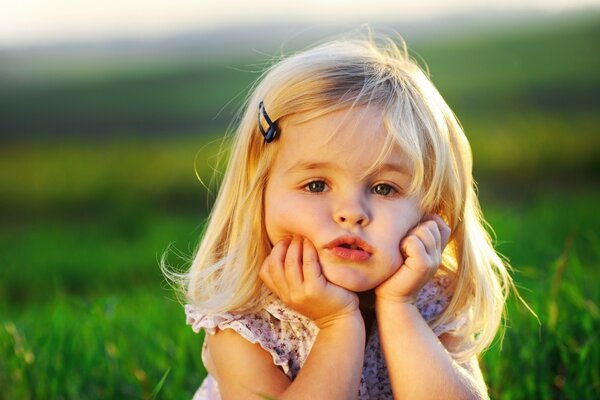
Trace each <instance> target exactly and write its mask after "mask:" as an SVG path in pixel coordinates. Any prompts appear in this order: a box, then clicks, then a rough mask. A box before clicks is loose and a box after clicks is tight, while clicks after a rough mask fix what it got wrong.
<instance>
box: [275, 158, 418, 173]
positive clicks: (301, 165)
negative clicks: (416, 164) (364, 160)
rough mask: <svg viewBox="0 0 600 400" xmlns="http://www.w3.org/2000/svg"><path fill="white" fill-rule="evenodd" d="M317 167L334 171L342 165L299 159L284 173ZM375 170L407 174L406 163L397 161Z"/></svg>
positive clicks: (317, 168)
mask: <svg viewBox="0 0 600 400" xmlns="http://www.w3.org/2000/svg"><path fill="white" fill-rule="evenodd" d="M319 169H328V170H334V171H340V170H342V169H343V167H342V166H340V165H338V164H334V163H331V162H327V161H325V162H311V161H301V162H298V163H296V164H294V165H292V166H291V167H290V168H288V169H287V170H286V173H290V172H296V171H311V170H319ZM374 171H377V172H399V173H401V174H409V168H408V166H406V164H397V163H385V164H383V165H381V166H379V168H377V169H375V170H374Z"/></svg>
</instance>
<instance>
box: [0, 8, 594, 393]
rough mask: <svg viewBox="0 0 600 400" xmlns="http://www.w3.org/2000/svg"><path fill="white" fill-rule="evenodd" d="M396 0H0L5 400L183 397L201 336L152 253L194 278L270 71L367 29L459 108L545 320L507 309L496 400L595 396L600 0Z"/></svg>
mask: <svg viewBox="0 0 600 400" xmlns="http://www.w3.org/2000/svg"><path fill="white" fill-rule="evenodd" d="M396 3H397V4H395V5H393V4H391V2H384V1H369V2H366V1H330V2H318V1H315V0H312V1H304V2H297V3H289V2H276V1H263V0H257V1H253V2H239V1H238V2H234V1H231V0H222V1H219V2H213V1H202V2H197V1H191V0H172V1H169V2H167V1H155V2H142V1H137V0H121V1H119V2H116V1H105V2H89V1H73V0H55V1H53V2H44V1H39V0H22V1H19V2H14V1H2V2H1V3H0V10H1V11H0V399H27V398H32V399H33V398H42V399H50V398H52V399H67V398H68V399H71V398H75V399H76V398H165V399H171V398H173V399H175V398H177V399H179V398H189V397H191V395H192V393H193V392H194V390H195V389H196V388H197V387H198V385H199V384H200V382H201V380H202V377H203V376H204V374H205V371H204V368H203V366H202V363H201V361H200V347H201V342H202V338H201V336H199V335H196V334H194V333H193V332H192V331H191V329H190V328H189V327H188V326H186V325H185V318H184V314H183V309H182V307H181V305H180V304H179V303H178V302H177V299H176V297H175V295H174V293H173V291H172V290H171V289H170V288H169V287H168V285H167V284H166V283H165V281H164V279H163V277H162V275H161V273H160V270H159V259H160V257H161V255H162V254H163V253H164V252H165V251H166V250H167V248H168V247H169V246H171V251H170V252H169V253H168V256H167V261H168V262H169V263H170V264H171V265H173V266H174V267H178V268H186V267H187V265H188V262H189V257H190V256H191V255H192V253H193V250H194V248H195V246H196V244H197V242H198V239H199V237H200V234H201V231H202V227H203V223H204V220H205V217H206V215H207V212H208V210H209V209H210V205H211V202H212V199H213V198H214V194H215V189H216V188H217V183H218V179H217V180H216V181H215V180H212V178H211V177H212V176H213V174H214V171H215V169H216V168H217V165H218V164H217V159H218V157H217V156H218V153H219V149H220V138H221V137H222V136H223V134H224V133H225V132H226V131H227V130H228V129H229V128H230V127H234V126H235V113H236V111H237V110H238V109H239V107H240V106H241V104H242V102H243V101H244V99H245V96H246V94H247V92H248V89H249V87H250V85H251V84H252V83H253V82H254V81H255V80H256V79H257V78H258V76H259V75H260V73H261V72H262V71H263V70H264V68H265V67H267V66H268V65H270V63H271V61H272V60H273V58H274V57H278V56H280V55H281V54H289V53H291V52H293V51H295V50H298V49H301V48H304V47H306V46H307V45H308V44H310V43H313V42H315V41H317V40H321V39H323V38H326V37H329V36H331V35H335V34H338V33H341V32H348V31H351V30H353V29H356V28H359V27H360V26H361V24H364V23H368V24H369V25H370V26H371V27H373V28H375V29H376V30H379V31H385V32H391V31H396V32H398V33H399V34H401V35H402V36H403V37H404V38H405V39H406V40H407V42H408V45H409V47H410V49H411V51H412V54H413V56H414V57H415V58H417V59H418V60H419V62H420V63H421V65H422V66H423V67H424V68H428V70H429V73H430V75H431V79H432V80H433V82H434V83H435V84H436V86H437V87H438V88H439V90H440V91H441V93H442V95H443V96H444V97H445V98H446V100H447V101H448V103H449V104H450V106H451V107H452V108H453V110H454V111H455V113H456V114H457V115H458V117H459V119H460V121H461V122H462V124H463V126H464V128H465V131H466V133H467V136H468V137H469V139H470V141H471V144H472V148H473V153H474V159H475V171H474V172H475V176H476V178H477V181H478V183H479V192H480V196H481V202H482V206H483V209H484V213H485V216H486V218H487V219H488V221H489V222H490V224H491V226H492V227H493V229H494V232H495V235H496V238H497V248H498V251H499V252H501V253H502V254H504V255H505V256H506V257H507V258H508V259H509V260H510V262H511V264H512V265H513V267H514V275H513V276H514V279H515V282H516V283H517V286H518V287H519V290H520V294H521V295H522V296H523V298H524V299H525V301H526V302H527V303H528V304H529V305H530V306H531V308H532V309H533V310H534V311H535V313H537V315H538V316H539V320H538V319H536V317H535V316H534V315H533V314H532V313H530V312H529V311H528V310H527V309H526V307H525V306H524V305H523V304H521V303H520V302H519V301H518V300H517V299H516V296H513V297H512V298H511V299H510V301H509V319H508V320H507V321H506V326H507V328H506V331H505V335H504V340H503V342H500V340H498V341H496V343H495V344H494V345H493V346H492V347H491V349H490V350H488V351H487V352H486V353H485V354H484V355H483V357H482V360H481V363H482V369H483V372H484V375H485V377H486V380H487V383H488V384H489V387H490V393H491V395H492V398H502V399H521V398H522V399H532V398H535V399H571V398H578V399H580V398H594V397H596V398H597V397H598V395H599V393H600V376H599V375H600V371H599V369H598V365H600V350H599V347H598V344H597V339H598V332H599V331H600V323H599V322H600V313H599V310H598V306H599V291H598V287H599V279H598V277H599V274H600V272H599V271H600V213H598V211H597V209H598V206H599V204H600V185H599V180H598V178H599V173H600V100H599V99H600V96H598V93H599V92H600V1H567V0H551V1H550V0H547V1H543V2H542V1H530V2H527V4H526V5H525V4H524V2H520V1H512V0H511V1H501V0H495V1H486V2H483V1H475V0H456V1H441V0H437V1H433V0H431V1H422V2H413V3H414V4H403V3H404V2H396ZM199 178H200V179H201V180H202V181H203V182H204V183H206V184H207V185H206V186H205V185H203V184H202V183H201V182H200V180H199ZM211 181H212V182H214V183H213V184H212V185H210V184H208V183H209V182H211ZM207 187H208V188H210V190H209V189H207Z"/></svg>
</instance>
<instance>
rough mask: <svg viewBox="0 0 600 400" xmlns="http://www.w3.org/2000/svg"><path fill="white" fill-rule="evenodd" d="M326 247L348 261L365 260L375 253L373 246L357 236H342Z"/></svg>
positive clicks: (336, 255)
mask: <svg viewBox="0 0 600 400" xmlns="http://www.w3.org/2000/svg"><path fill="white" fill-rule="evenodd" d="M325 248H326V249H327V250H329V252H331V254H333V255H334V256H335V257H337V258H340V259H342V260H346V261H365V260H367V259H368V258H369V257H371V254H372V253H373V248H372V247H371V246H370V245H369V244H368V243H367V242H365V241H364V240H362V239H360V238H359V237H357V236H342V237H339V238H337V239H335V240H333V241H331V242H329V243H328V244H326V245H325Z"/></svg>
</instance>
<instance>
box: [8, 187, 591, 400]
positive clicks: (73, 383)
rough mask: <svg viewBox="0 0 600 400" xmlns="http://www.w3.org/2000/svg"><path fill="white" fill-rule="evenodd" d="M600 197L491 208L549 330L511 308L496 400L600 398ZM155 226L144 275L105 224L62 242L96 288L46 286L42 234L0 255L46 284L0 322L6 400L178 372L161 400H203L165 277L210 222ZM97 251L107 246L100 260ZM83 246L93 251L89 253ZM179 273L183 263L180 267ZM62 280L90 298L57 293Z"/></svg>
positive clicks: (131, 386) (489, 374)
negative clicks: (595, 210)
mask: <svg viewBox="0 0 600 400" xmlns="http://www.w3.org/2000/svg"><path fill="white" fill-rule="evenodd" d="M599 198H600V194H599V193H598V192H597V191H591V192H584V193H580V194H578V195H574V196H564V195H556V194H546V195H545V196H543V197H540V198H538V199H535V200H534V201H530V202H528V203H527V204H520V205H513V206H502V205H499V204H493V203H492V204H490V205H489V207H486V213H487V215H488V217H489V220H490V221H491V223H492V225H493V226H494V227H495V230H496V233H497V236H498V238H499V240H500V241H499V244H498V247H499V249H500V251H502V252H503V253H504V254H505V255H507V256H508V257H509V258H510V259H511V262H512V264H513V266H514V267H515V269H516V273H515V281H516V282H517V285H518V286H519V287H520V288H521V294H522V295H523V297H524V298H525V299H526V300H527V302H528V303H529V304H530V305H531V307H532V308H533V309H534V310H535V311H536V313H537V314H538V315H539V316H540V320H541V325H538V322H537V321H536V319H535V318H534V317H533V316H532V315H531V314H530V313H528V312H527V311H526V310H525V308H524V307H523V306H522V305H519V303H518V302H516V301H515V299H514V298H513V299H512V300H511V302H510V304H509V308H510V319H509V323H508V328H507V330H506V335H505V338H504V341H503V344H502V348H500V345H499V343H497V344H496V345H495V346H493V347H492V348H491V349H490V350H489V351H488V352H487V353H485V355H484V357H483V361H482V367H483V369H484V374H485V376H486V379H487V382H488V384H489V386H490V390H491V394H492V395H493V398H501V399H529V398H539V399H553V398H590V397H592V395H593V393H597V391H598V389H599V385H600V377H599V376H598V370H597V368H595V367H594V366H595V365H598V361H600V360H599V357H600V352H599V350H598V347H597V346H595V340H596V337H597V335H598V331H599V330H598V329H599V328H600V315H599V312H598V304H600V299H599V298H598V297H599V294H598V290H597V283H598V274H599V273H598V271H600V232H599V230H598V228H597V227H598V226H600V221H599V220H598V219H599V216H597V215H590V214H589V213H588V212H587V210H589V209H590V208H591V207H592V206H593V205H594V204H597V201H598V199H599ZM565 210H567V211H565ZM565 212H567V214H565ZM552 215H554V216H556V217H555V218H549V217H548V216H552ZM145 218H147V220H146V221H132V222H134V223H138V224H142V225H144V226H147V227H152V229H150V230H148V231H147V233H145V234H143V235H141V237H140V239H139V242H140V243H143V244H138V245H132V246H131V249H130V251H131V253H132V254H134V253H135V254H138V256H139V261H138V263H139V265H138V266H136V263H132V262H131V259H128V258H127V257H124V253H123V251H122V247H121V246H122V245H120V244H118V242H119V240H113V239H111V238H112V237H113V236H115V235H118V228H116V227H115V226H114V225H112V224H111V223H110V222H109V221H104V220H102V218H101V216H100V217H99V218H97V219H96V220H95V222H94V224H95V225H96V226H97V232H96V233H95V235H97V236H95V237H93V238H90V239H86V238H85V235H84V233H83V232H85V231H86V230H88V229H86V228H85V227H84V228H83V229H81V228H77V227H76V226H70V227H69V226H68V225H66V226H64V227H63V228H62V230H63V231H62V233H61V235H60V237H59V238H57V239H54V240H56V242H62V243H63V246H64V250H63V251H62V259H63V262H64V263H66V264H71V265H79V266H80V269H82V270H85V271H87V275H80V276H76V277H73V276H71V274H72V273H73V271H72V270H70V269H62V268H60V267H58V266H55V267H54V268H53V269H52V270H51V271H50V272H48V273H47V275H44V272H43V271H44V269H46V268H51V266H50V263H51V262H52V261H49V264H48V265H46V266H45V267H43V266H40V265H38V264H36V261H33V260H35V259H36V258H38V257H39V256H37V255H36V253H38V252H44V249H48V248H51V247H53V244H55V242H53V240H52V239H50V236H47V235H44V234H42V233H41V231H40V228H39V226H38V228H35V229H32V235H30V236H29V237H27V238H25V237H24V236H21V237H17V238H14V239H13V241H12V242H11V243H10V244H7V246H10V247H4V248H3V249H2V252H1V254H3V256H6V255H7V254H10V253H11V251H9V249H10V248H12V249H15V248H18V247H17V246H18V245H19V243H20V242H21V241H25V243H23V244H22V245H23V247H24V248H28V249H30V251H29V252H18V254H19V255H20V256H19V260H20V262H19V264H18V266H19V268H20V270H21V271H22V272H23V274H31V275H26V276H30V277H34V276H35V272H36V271H37V272H38V273H40V274H42V277H41V278H40V279H37V280H36V279H31V281H30V282H29V287H30V288H31V293H28V294H27V295H26V296H24V297H22V298H19V300H18V301H16V300H15V299H14V298H12V297H11V296H10V295H9V298H8V299H6V298H5V300H8V304H12V305H13V306H12V307H9V308H6V305H7V303H6V302H5V303H4V307H3V308H4V309H3V310H2V313H1V314H0V386H1V387H3V388H4V389H3V390H2V392H1V393H0V398H2V399H4V398H6V399H13V398H106V397H108V398H123V397H126V398H149V397H151V395H152V393H153V390H154V389H155V388H156V387H157V386H158V385H159V384H160V383H161V379H162V378H164V377H165V374H166V373H167V371H170V372H169V373H168V375H166V378H164V381H162V386H161V387H160V390H159V392H158V394H157V397H158V398H165V399H168V398H182V397H189V396H191V394H192V393H193V391H194V390H195V389H196V388H197V386H198V385H199V383H200V382H201V379H202V377H203V376H204V373H205V372H204V369H203V367H202V364H201V361H200V345H201V341H202V339H201V336H198V335H196V334H194V333H193V332H192V331H191V329H190V327H189V326H186V325H185V323H184V314H183V310H182V308H181V306H180V305H179V304H178V303H177V302H176V301H174V300H173V299H174V295H173V293H172V292H170V291H169V290H168V288H166V287H165V284H164V282H163V281H162V278H161V277H160V275H159V273H158V265H157V261H156V256H157V255H158V254H160V253H161V252H162V251H163V250H164V249H165V247H166V244H167V243H169V242H170V241H175V247H176V248H179V249H181V250H182V252H183V253H188V254H190V252H191V250H192V249H193V246H194V245H193V243H194V242H195V240H196V238H197V236H198V235H199V232H198V226H199V223H200V221H201V218H200V216H198V215H191V214H187V215H177V214H173V215H162V216H160V215H156V214H148V216H146V217H145ZM39 225H43V224H42V223H41V222H40V223H39ZM49 225H52V222H49ZM35 232H38V233H37V234H35ZM507 238H510V241H506V239H507ZM70 241H72V242H70ZM88 241H89V243H93V242H97V243H102V247H103V249H102V253H103V256H102V258H101V261H97V260H95V258H96V257H95V256H94V250H93V248H92V246H91V244H90V245H86V242H88ZM3 243H4V242H3ZM77 243H81V244H82V247H83V248H84V249H83V250H81V253H79V251H77V246H76V244H77ZM125 247H129V246H125ZM86 254H87V255H92V256H89V257H86V256H85V255H86ZM82 255H83V256H82ZM170 262H171V263H173V264H176V265H177V264H179V265H181V263H182V262H183V261H182V260H180V259H178V258H177V257H176V256H175V254H171V257H170ZM103 265H104V266H113V265H114V266H115V267H114V269H111V268H110V267H108V268H103ZM28 267H30V268H31V270H30V271H29V272H28V271H27V270H28ZM69 276H71V277H70V278H69ZM20 279H22V277H21V274H13V275H10V274H9V275H5V276H3V279H2V280H1V282H2V283H1V284H0V285H1V286H0V287H2V288H3V291H4V293H5V295H6V293H10V289H9V288H11V287H12V286H13V285H15V284H19V283H18V282H20ZM52 279H54V280H57V281H69V280H72V281H73V282H80V284H81V286H80V287H79V288H78V289H77V288H70V287H68V286H65V285H61V284H56V283H55V284H49V281H51V280H52ZM89 281H94V284H89Z"/></svg>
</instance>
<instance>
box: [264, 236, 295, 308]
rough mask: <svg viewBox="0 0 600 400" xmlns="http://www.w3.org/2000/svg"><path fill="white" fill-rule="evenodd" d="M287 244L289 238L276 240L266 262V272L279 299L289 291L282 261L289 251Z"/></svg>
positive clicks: (288, 244)
mask: <svg viewBox="0 0 600 400" xmlns="http://www.w3.org/2000/svg"><path fill="white" fill-rule="evenodd" d="M289 246H290V240H289V239H284V240H281V241H279V242H277V243H276V244H275V246H274V247H273V250H271V255H270V256H269V258H268V259H269V262H268V264H267V272H268V274H269V276H270V277H271V282H272V284H273V286H274V288H275V290H274V292H276V294H277V295H278V297H279V298H281V299H283V298H284V297H286V296H287V293H288V292H289V288H288V284H287V280H286V279H285V272H284V263H285V259H286V257H287V253H288V251H289V250H288V249H289Z"/></svg>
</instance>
